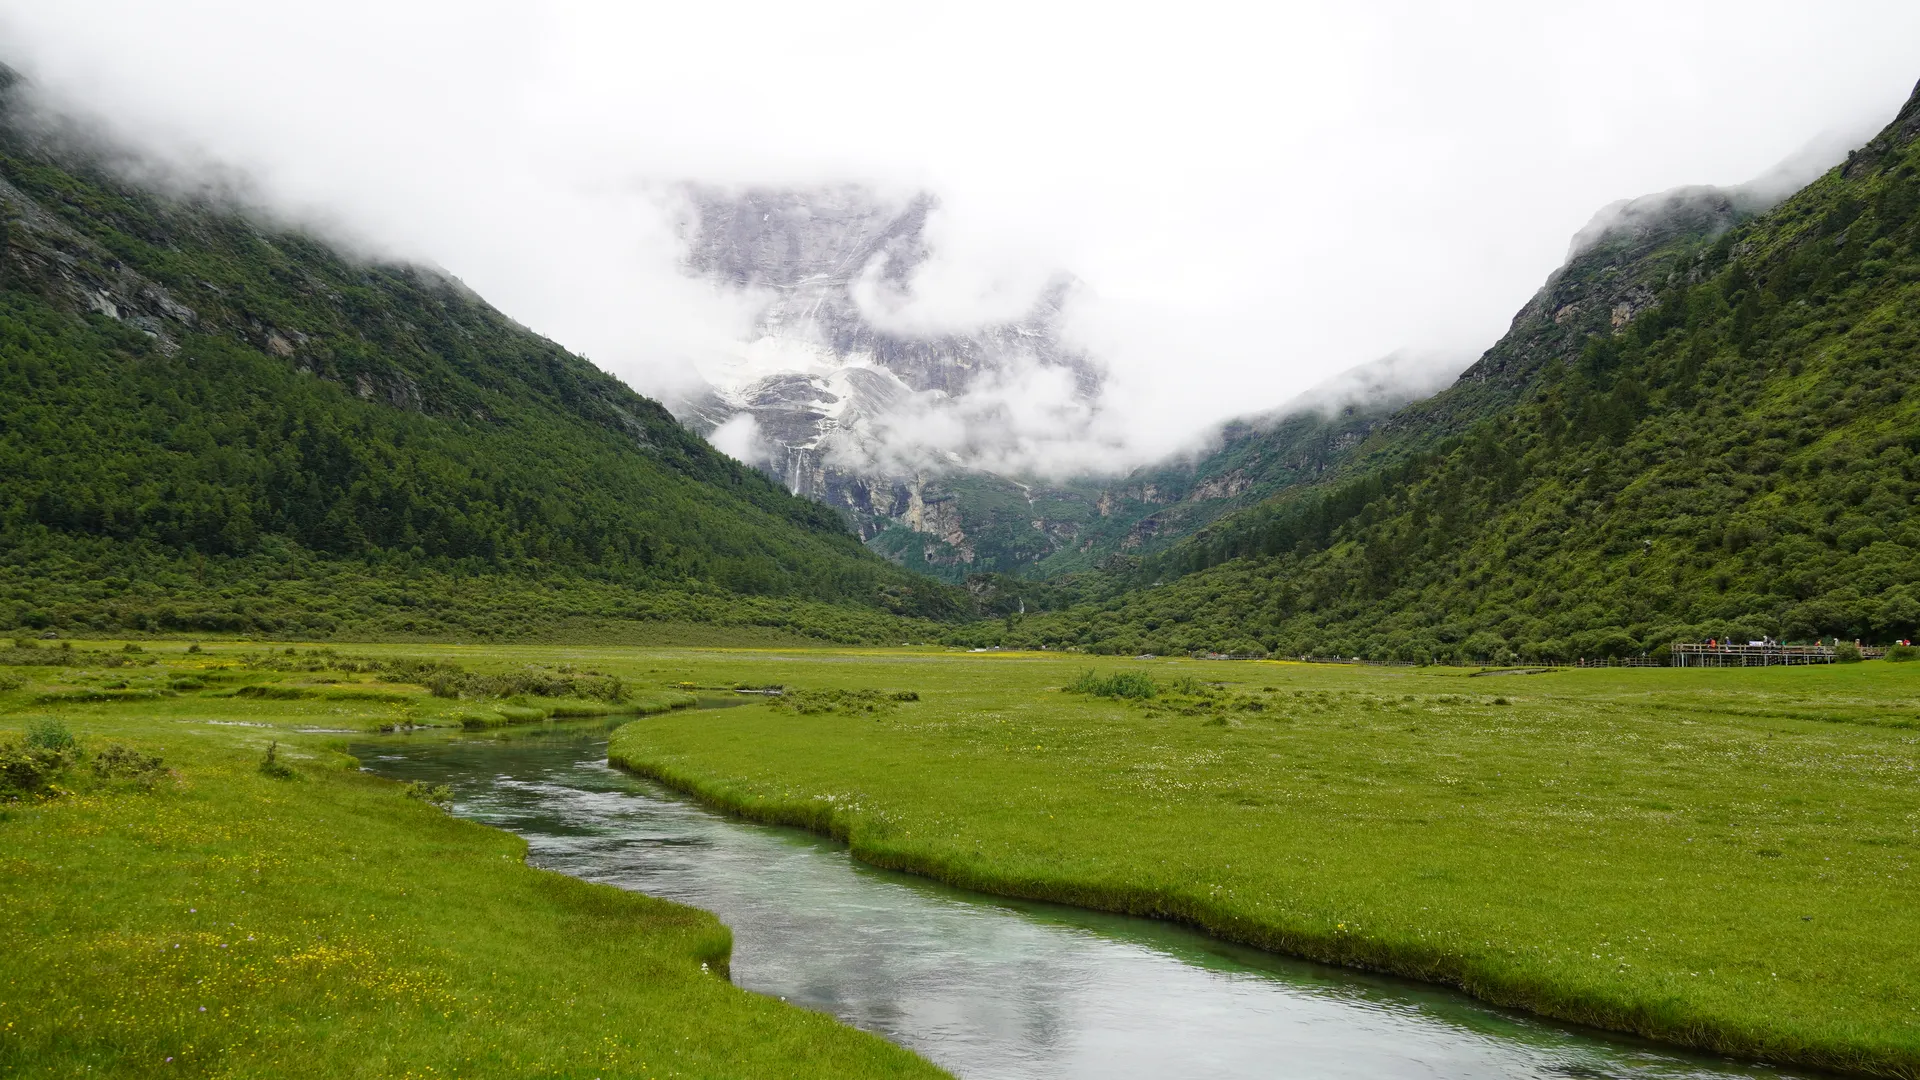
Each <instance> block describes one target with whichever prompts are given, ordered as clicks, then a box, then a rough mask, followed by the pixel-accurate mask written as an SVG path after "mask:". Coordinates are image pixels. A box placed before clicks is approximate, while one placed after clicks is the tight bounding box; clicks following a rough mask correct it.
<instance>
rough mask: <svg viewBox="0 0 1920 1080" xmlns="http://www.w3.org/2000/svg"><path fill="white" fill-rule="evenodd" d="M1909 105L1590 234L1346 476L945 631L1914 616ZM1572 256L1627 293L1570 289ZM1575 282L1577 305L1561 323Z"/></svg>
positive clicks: (1079, 636) (1918, 548) (1157, 637)
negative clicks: (1679, 202) (1815, 171)
mask: <svg viewBox="0 0 1920 1080" xmlns="http://www.w3.org/2000/svg"><path fill="white" fill-rule="evenodd" d="M1916 129H1920V97H1916V99H1915V101H1914V103H1912V104H1910V105H1909V107H1908V109H1907V111H1906V112H1905V113H1903V115H1902V119H1901V120H1900V121H1899V122H1898V123H1896V125H1895V126H1894V127H1892V128H1889V129H1888V132H1887V133H1886V134H1884V135H1883V136H1882V137H1881V138H1880V139H1878V140H1876V141H1875V143H1874V144H1872V145H1871V146H1870V147H1869V148H1868V150H1867V151H1863V152H1861V153H1860V154H1856V155H1855V157H1854V158H1853V159H1852V160H1851V161H1850V163H1849V164H1848V165H1847V166H1845V167H1844V168H1841V169H1836V170H1834V171H1833V172H1831V173H1829V174H1828V175H1827V176H1825V177H1823V178H1822V179H1820V180H1819V181H1817V182H1815V183H1814V184H1812V185H1810V186H1809V187H1808V188H1807V189H1806V190H1804V191H1802V192H1800V193H1799V194H1798V195H1796V196H1794V197H1793V198H1792V199H1790V200H1789V201H1787V202H1786V203H1784V204H1782V205H1781V206H1779V207H1778V208H1777V209H1775V210H1773V211H1770V212H1768V213H1766V214H1764V215H1762V216H1759V217H1757V218H1753V219H1751V220H1747V221H1744V222H1738V221H1737V215H1735V217H1733V218H1728V217H1726V216H1724V215H1722V216H1721V217H1717V218H1716V217H1711V216H1710V217H1709V218H1708V219H1703V222H1702V223H1701V227H1700V228H1692V227H1691V226H1690V227H1689V228H1684V229H1677V230H1675V231H1674V232H1672V233H1671V235H1667V236H1665V237H1664V238H1663V239H1662V241H1661V243H1660V245H1659V246H1657V247H1656V248H1654V249H1653V250H1651V252H1642V251H1641V250H1640V249H1637V248H1636V249H1634V254H1633V261H1632V262H1630V263H1621V264H1619V265H1615V266H1613V267H1612V268H1611V271H1609V269H1608V267H1607V265H1605V261H1606V259H1608V258H1611V257H1613V256H1612V254H1611V253H1612V251H1613V249H1612V248H1610V247H1609V246H1608V244H1607V243H1602V244H1601V245H1600V246H1599V247H1598V248H1597V249H1595V251H1594V252H1590V253H1587V254H1583V255H1582V256H1580V257H1579V258H1578V259H1576V260H1575V262H1574V264H1572V266H1571V268H1570V269H1569V270H1568V271H1566V272H1565V274H1563V276H1562V277H1560V278H1558V279H1556V282H1554V283H1550V287H1549V289H1548V290H1546V291H1543V294H1542V298H1537V299H1536V302H1535V304H1534V305H1532V306H1530V308H1529V309H1528V312H1526V313H1523V318H1522V319H1521V320H1518V321H1517V322H1516V329H1515V331H1514V334H1512V335H1510V336H1509V338H1508V339H1506V340H1505V341H1503V342H1502V344H1501V345H1500V346H1497V347H1496V348H1495V349H1494V350H1493V351H1492V352H1490V353H1489V354H1488V357H1487V359H1484V360H1483V361H1482V363H1481V365H1477V366H1476V372H1478V375H1476V377H1474V378H1470V379H1463V381H1462V383H1461V384H1460V385H1459V386H1458V387H1456V388H1455V389H1454V390H1450V391H1448V392H1447V393H1445V394H1442V395H1440V396H1439V397H1438V398H1436V399H1434V400H1433V401H1431V402H1427V403H1422V404H1421V405H1419V406H1415V407H1413V408H1410V409H1409V410H1407V411H1406V412H1405V413H1403V414H1402V415H1401V416H1400V417H1396V419H1395V421H1394V422H1393V423H1391V424H1389V425H1388V427H1387V428H1386V429H1384V430H1383V431H1382V432H1380V433H1378V434H1376V436H1375V437H1374V439H1373V440H1372V442H1370V443H1369V444H1368V445H1367V446H1365V447H1363V448H1361V450H1360V451H1357V452H1356V456H1355V458H1354V459H1353V460H1354V462H1355V463H1356V464H1355V466H1354V467H1353V468H1352V469H1351V470H1349V472H1348V473H1347V474H1346V475H1344V476H1343V477H1341V478H1339V479H1337V480H1336V481H1333V482H1330V483H1327V484H1325V485H1322V486H1319V487H1315V488H1309V489H1303V490H1297V491H1294V492H1290V493H1288V494H1285V495H1283V496H1281V497H1279V498H1277V499H1275V500H1273V501H1271V502H1269V503H1267V504H1264V505H1262V506H1259V507H1256V508H1253V509H1251V510H1249V511H1247V512H1244V513H1242V514H1239V515H1235V516H1234V517H1231V518H1228V519H1225V520H1223V521H1221V522H1219V523H1217V524H1216V525H1215V526H1213V527H1212V528H1210V529H1208V530H1205V531H1203V532H1202V533H1200V534H1198V535H1196V536H1195V537H1193V538H1192V539H1190V540H1189V541H1187V542H1186V543H1184V544H1182V545H1180V546H1178V547H1176V548H1174V549H1172V550H1170V551H1168V552H1167V553H1165V554H1164V555H1161V556H1158V557H1155V558H1150V559H1147V560H1145V561H1144V562H1143V563H1141V564H1140V565H1139V566H1138V567H1137V568H1134V569H1129V570H1125V571H1121V572H1115V573H1109V574H1106V575H1101V576H1099V577H1095V578H1088V579H1083V580H1081V581H1078V582H1070V583H1067V584H1066V585H1063V586H1062V587H1063V588H1066V589H1070V590H1074V591H1077V596H1078V603H1076V604H1074V605H1072V606H1069V607H1067V608H1066V609H1065V610H1060V611H1051V612H1043V613H1039V614H1037V615H1032V616H1029V617H1028V618H1027V619H1025V620H1024V621H1022V622H1021V623H1020V624H1019V625H1018V626H1005V625H1000V624H992V623H982V624H978V625H977V626H976V627H972V628H969V629H967V630H965V631H961V632H956V633H954V634H952V635H950V636H949V638H948V640H950V641H953V642H954V643H956V644H1008V645H1020V646H1030V647H1031V646H1042V645H1045V646H1052V647H1062V646H1078V647H1081V648H1086V649H1089V650H1092V651H1098V652H1110V653H1121V654H1129V653H1141V652H1152V653H1161V654H1165V653H1178V652H1185V651H1188V650H1192V649H1199V648H1222V647H1224V646H1226V645H1227V643H1229V642H1232V641H1235V640H1239V639H1243V638H1247V637H1252V638H1257V639H1258V640H1259V641H1260V642H1261V643H1262V644H1263V645H1264V646H1265V647H1267V648H1268V649H1270V650H1272V651H1274V652H1276V653H1278V654H1281V655H1302V654H1312V655H1321V656H1325V655H1339V656H1364V657H1368V658H1374V659H1398V660H1408V661H1426V660H1435V659H1443V660H1467V661H1490V662H1511V661H1513V660H1516V659H1528V660H1533V659H1539V660H1550V659H1573V658H1577V657H1615V656H1639V655H1642V654H1645V653H1648V652H1650V651H1652V650H1654V649H1657V648H1659V647H1660V646H1662V645H1664V644H1666V643H1668V642H1671V641H1673V640H1677V639H1700V640H1704V639H1706V638H1708V637H1719V638H1721V639H1727V638H1732V639H1735V640H1745V639H1748V638H1757V637H1761V636H1763V635H1770V636H1773V637H1777V638H1781V639H1784V640H1797V641H1805V640H1809V639H1812V638H1815V637H1828V638H1832V637H1838V638H1841V639H1843V640H1852V639H1855V638H1859V639H1862V640H1867V641H1887V640H1890V639H1896V638H1906V637H1911V636H1914V634H1915V632H1916V630H1920V523H1917V522H1916V519H1915V517H1914V515H1913V507H1914V505H1915V500H1916V498H1920V435H1916V433H1917V432H1920V395H1914V394H1912V393H1910V392H1909V391H1910V387H1911V383H1912V379H1911V373H1912V364H1913V360H1914V358H1915V356H1916V355H1920V216H1916V214H1915V210H1916V208H1920V144H1917V143H1916V142H1915V141H1914V134H1915V131H1916ZM1676 213H1678V211H1676ZM1707 226H1711V227H1707ZM1596 260H1597V261H1596ZM1609 272H1611V274H1612V276H1611V277H1609ZM1581 275H1585V278H1583V279H1582V280H1587V279H1590V280H1591V281H1592V282H1600V283H1605V282H1612V283H1613V284H1612V285H1609V286H1608V288H1612V289H1614V290H1615V291H1614V292H1613V293H1610V294H1607V296H1606V298H1607V299H1612V298H1614V297H1616V296H1619V297H1624V299H1621V300H1620V302H1619V303H1618V304H1617V305H1614V306H1612V307H1607V306H1604V305H1596V304H1595V303H1594V301H1593V300H1592V297H1590V296H1589V297H1588V299H1587V300H1586V301H1585V303H1586V308H1581V307H1579V306H1578V304H1577V303H1575V302H1574V300H1573V299H1569V298H1570V297H1571V298H1578V297H1580V296H1582V295H1584V294H1581V293H1579V292H1577V291H1576V292H1574V293H1570V294H1564V295H1563V293H1562V292H1556V290H1565V289H1568V288H1572V287H1573V285H1578V284H1579V282H1577V281H1576V282H1573V285H1570V284H1569V276H1571V277H1580V276H1581ZM1594 287H1595V288H1597V287H1598V286H1597V285H1596V286H1594ZM1622 290H1624V291H1622ZM1563 299H1565V300H1568V305H1567V307H1566V308H1564V309H1560V310H1561V311H1563V312H1564V311H1566V310H1575V311H1576V312H1579V311H1585V312H1586V313H1585V314H1576V316H1575V317H1572V318H1570V319H1569V320H1568V321H1567V323H1566V325H1561V323H1560V321H1559V319H1558V318H1557V317H1551V316H1554V315H1555V305H1556V304H1559V303H1561V301H1562V300H1563ZM1587 308H1591V309H1592V310H1590V311H1589V310H1587ZM1582 319H1588V320H1589V321H1588V322H1586V323H1582V322H1581V320H1582ZM1595 319H1597V320H1598V321H1597V322H1596V321H1592V320H1595ZM1614 324H1618V325H1614ZM1574 329H1579V332H1580V334H1581V335H1584V336H1583V337H1579V338H1577V339H1576V338H1574V337H1572V336H1570V335H1571V334H1572V333H1573V330H1574ZM1527 358H1532V359H1531V360H1528V359H1527ZM1555 358H1560V359H1555ZM1503 386H1504V387H1507V388H1508V390H1502V391H1500V393H1502V394H1509V396H1510V398H1511V400H1509V399H1508V398H1507V397H1500V396H1499V394H1496V393H1495V391H1496V390H1499V388H1500V387H1503ZM1490 387H1491V388H1492V389H1489V388H1490ZM1489 395H1492V396H1489ZM1489 401H1492V402H1494V403H1495V404H1496V405H1497V406H1498V407H1497V408H1492V407H1486V406H1487V402H1489Z"/></svg>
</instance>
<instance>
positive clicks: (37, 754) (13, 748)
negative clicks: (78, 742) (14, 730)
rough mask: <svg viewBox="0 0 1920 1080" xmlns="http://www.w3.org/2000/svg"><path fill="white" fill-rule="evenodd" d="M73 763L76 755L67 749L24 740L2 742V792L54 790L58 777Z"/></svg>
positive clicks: (40, 793) (0, 789)
mask: <svg viewBox="0 0 1920 1080" xmlns="http://www.w3.org/2000/svg"><path fill="white" fill-rule="evenodd" d="M72 764H73V756H72V755H71V754H69V753H67V752H65V751H61V750H49V749H47V748H45V747H41V746H33V745H31V744H24V743H12V742H8V743H0V794H6V795H14V796H18V795H46V794H51V793H52V792H53V791H54V787H53V781H54V779H55V778H56V777H58V776H59V775H60V774H61V773H62V772H64V771H65V770H66V768H67V767H68V766H69V765H72Z"/></svg>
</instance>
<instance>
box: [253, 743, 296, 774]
mask: <svg viewBox="0 0 1920 1080" xmlns="http://www.w3.org/2000/svg"><path fill="white" fill-rule="evenodd" d="M260 775H262V776H271V777H272V778H274V779H275V780H297V779H299V777H300V774H299V773H297V772H295V771H293V766H291V765H288V764H287V763H286V762H284V761H281V760H280V740H279V739H275V740H273V741H272V742H270V743H268V744H267V756H266V757H264V758H261V759H260Z"/></svg>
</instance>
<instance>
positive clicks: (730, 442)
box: [707, 413, 770, 465]
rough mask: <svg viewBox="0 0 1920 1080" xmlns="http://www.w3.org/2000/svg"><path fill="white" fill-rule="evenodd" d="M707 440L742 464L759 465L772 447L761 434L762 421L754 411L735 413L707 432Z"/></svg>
mask: <svg viewBox="0 0 1920 1080" xmlns="http://www.w3.org/2000/svg"><path fill="white" fill-rule="evenodd" d="M707 441H708V442H710V443H712V444H713V448H714V449H715V450H718V451H720V452H721V453H723V454H725V455H727V456H728V457H730V458H732V459H734V460H735V461H738V462H740V463H741V464H742V465H758V464H760V463H761V462H764V461H766V460H767V453H768V450H769V449H770V448H769V447H768V446H767V441H766V439H765V437H763V436H762V435H761V434H760V422H759V421H758V420H755V419H754V418H753V414H752V413H735V414H734V415H733V416H730V417H728V418H727V420H726V421H725V422H724V423H722V424H721V425H720V426H719V427H716V428H714V429H713V430H712V431H711V432H709V433H708V434H707Z"/></svg>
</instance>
